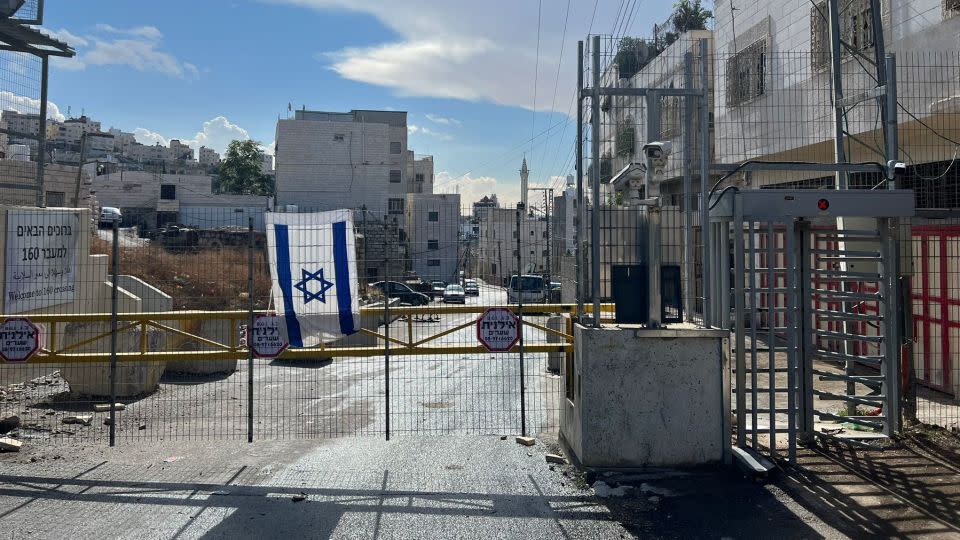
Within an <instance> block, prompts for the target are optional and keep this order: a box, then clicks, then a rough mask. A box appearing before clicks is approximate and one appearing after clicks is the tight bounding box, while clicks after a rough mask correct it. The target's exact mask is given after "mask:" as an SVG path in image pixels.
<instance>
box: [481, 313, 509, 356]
mask: <svg viewBox="0 0 960 540" xmlns="http://www.w3.org/2000/svg"><path fill="white" fill-rule="evenodd" d="M477 340H479V341H480V343H482V344H483V346H484V347H486V348H487V350H488V351H490V352H507V351H509V350H510V349H512V348H513V346H514V345H516V344H517V342H518V341H520V319H518V318H517V316H516V315H514V314H513V311H510V310H509V309H507V308H490V309H488V310H486V311H484V312H483V315H480V318H479V319H477Z"/></svg>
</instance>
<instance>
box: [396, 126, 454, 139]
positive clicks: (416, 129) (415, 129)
mask: <svg viewBox="0 0 960 540" xmlns="http://www.w3.org/2000/svg"><path fill="white" fill-rule="evenodd" d="M407 133H409V134H410V135H413V134H416V133H420V134H421V135H428V136H430V137H434V138H436V139H439V140H441V141H451V140H453V136H452V135H450V134H447V133H440V132H439V131H434V130H432V129H430V128H428V127H424V126H419V125H417V124H407Z"/></svg>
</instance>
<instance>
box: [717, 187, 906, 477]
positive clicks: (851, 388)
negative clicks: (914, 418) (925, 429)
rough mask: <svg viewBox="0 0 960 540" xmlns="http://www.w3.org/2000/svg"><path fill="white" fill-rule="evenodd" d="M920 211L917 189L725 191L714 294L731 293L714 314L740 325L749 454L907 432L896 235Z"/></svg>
mask: <svg viewBox="0 0 960 540" xmlns="http://www.w3.org/2000/svg"><path fill="white" fill-rule="evenodd" d="M913 214H914V196H913V192H912V191H909V190H877V191H870V190H852V191H849V190H847V191H834V190H782V189H762V190H738V189H736V188H729V189H727V190H725V191H724V192H723V193H721V194H720V195H719V196H718V197H717V198H715V199H714V201H713V203H712V206H711V208H710V212H709V215H710V230H709V234H710V235H711V240H712V241H713V243H712V246H713V249H712V253H711V259H712V260H710V261H708V264H711V265H712V266H713V268H715V269H716V270H715V271H714V272H713V277H712V281H713V282H712V283H711V284H710V285H711V289H710V290H713V291H721V292H722V293H721V294H719V295H718V296H719V297H720V298H718V299H717V300H716V301H715V302H714V307H715V310H714V313H712V314H711V315H712V316H713V320H714V321H720V324H719V326H721V327H724V328H729V327H731V326H732V328H733V330H734V342H733V356H734V362H733V370H734V373H733V379H734V387H735V390H734V397H735V399H734V407H733V410H734V414H735V417H734V418H733V419H732V420H733V421H734V422H735V425H736V432H737V438H736V447H735V449H734V455H735V456H736V457H737V458H738V459H739V460H740V461H741V462H747V463H749V464H752V465H754V466H757V467H758V468H759V467H761V466H763V464H767V465H769V462H767V461H766V460H765V459H764V457H763V455H764V454H765V455H766V456H770V457H774V456H777V455H784V454H785V456H786V457H787V458H788V459H789V460H790V461H791V462H792V461H795V460H796V453H797V443H798V442H801V443H808V442H813V441H814V440H815V439H830V440H842V441H844V442H846V443H849V444H853V445H857V446H860V447H864V448H875V445H871V442H873V443H875V442H877V439H883V438H885V437H889V436H890V435H892V434H893V433H894V432H895V431H897V430H898V429H899V421H900V408H899V406H900V399H899V396H900V349H901V344H902V340H901V335H902V323H901V321H902V320H903V318H902V316H901V306H900V291H899V289H898V280H897V276H898V267H897V265H898V253H897V238H896V236H897V231H898V227H897V224H898V219H899V218H905V217H909V216H912V215H913ZM731 307H732V309H731ZM731 315H732V317H733V318H732V320H731V319H730V317H731ZM727 323H729V324H730V326H727Z"/></svg>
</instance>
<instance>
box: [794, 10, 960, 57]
mask: <svg viewBox="0 0 960 540" xmlns="http://www.w3.org/2000/svg"><path fill="white" fill-rule="evenodd" d="M950 1H951V0H944V2H950ZM952 1H953V2H954V3H957V4H958V5H960V0H952ZM839 9H840V39H841V40H843V42H844V43H845V44H846V46H843V47H841V48H842V50H843V56H849V55H850V54H851V51H850V48H852V49H854V50H856V51H861V52H862V51H868V50H870V49H872V48H873V45H874V37H873V36H874V32H873V14H872V11H871V9H870V0H842V1H841V3H840V7H839ZM810 52H811V54H812V58H811V63H812V65H813V68H814V69H827V68H829V67H830V11H829V7H828V6H827V2H826V0H821V1H820V2H817V3H816V4H815V5H814V6H813V7H811V8H810Z"/></svg>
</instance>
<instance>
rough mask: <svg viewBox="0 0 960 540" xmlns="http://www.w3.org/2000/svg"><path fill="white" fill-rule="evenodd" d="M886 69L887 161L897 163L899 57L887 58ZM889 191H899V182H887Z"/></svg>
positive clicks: (888, 56) (890, 56)
mask: <svg viewBox="0 0 960 540" xmlns="http://www.w3.org/2000/svg"><path fill="white" fill-rule="evenodd" d="M885 62H886V65H885V68H886V72H887V93H886V105H885V107H884V108H885V110H886V126H885V127H886V137H885V140H886V142H887V160H888V161H890V160H893V161H896V160H897V159H899V145H900V142H899V135H898V134H897V113H898V111H897V57H896V56H895V55H894V54H893V53H891V54H888V55H887V56H886V58H885ZM887 187H888V188H889V189H897V180H896V178H894V179H893V180H890V181H889V182H887Z"/></svg>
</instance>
